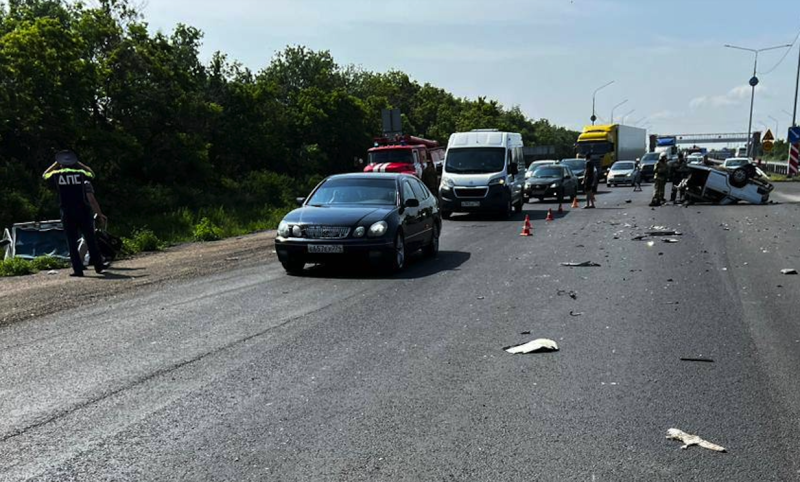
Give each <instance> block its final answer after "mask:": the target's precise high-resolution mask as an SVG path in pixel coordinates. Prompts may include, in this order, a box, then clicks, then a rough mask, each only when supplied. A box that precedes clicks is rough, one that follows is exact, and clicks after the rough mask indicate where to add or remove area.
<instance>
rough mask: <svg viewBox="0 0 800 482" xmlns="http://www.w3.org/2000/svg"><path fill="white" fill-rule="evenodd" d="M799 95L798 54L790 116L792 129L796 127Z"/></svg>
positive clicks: (798, 55)
mask: <svg viewBox="0 0 800 482" xmlns="http://www.w3.org/2000/svg"><path fill="white" fill-rule="evenodd" d="M798 94H800V52H798V54H797V80H796V81H795V84H794V111H793V114H792V127H796V126H797V96H798Z"/></svg>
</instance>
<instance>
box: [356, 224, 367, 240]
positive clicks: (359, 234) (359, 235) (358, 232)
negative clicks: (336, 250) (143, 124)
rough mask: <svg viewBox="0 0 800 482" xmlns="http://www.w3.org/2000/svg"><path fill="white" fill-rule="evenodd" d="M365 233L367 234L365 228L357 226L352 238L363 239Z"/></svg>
mask: <svg viewBox="0 0 800 482" xmlns="http://www.w3.org/2000/svg"><path fill="white" fill-rule="evenodd" d="M366 233H367V228H365V227H364V226H359V227H357V228H356V230H355V231H353V237H355V238H363V237H364V235H365V234H366Z"/></svg>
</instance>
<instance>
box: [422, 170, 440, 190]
mask: <svg viewBox="0 0 800 482" xmlns="http://www.w3.org/2000/svg"><path fill="white" fill-rule="evenodd" d="M422 183H423V184H425V186H426V187H427V188H428V190H429V191H430V192H431V194H433V196H434V197H436V198H438V197H439V173H437V172H436V166H434V165H433V161H428V162H427V163H425V168H424V169H423V170H422Z"/></svg>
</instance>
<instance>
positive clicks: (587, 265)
mask: <svg viewBox="0 0 800 482" xmlns="http://www.w3.org/2000/svg"><path fill="white" fill-rule="evenodd" d="M561 266H567V267H569V268H599V267H600V265H599V264H597V263H594V262H592V261H584V262H583V263H561Z"/></svg>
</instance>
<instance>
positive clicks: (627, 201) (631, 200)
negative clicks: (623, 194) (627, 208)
mask: <svg viewBox="0 0 800 482" xmlns="http://www.w3.org/2000/svg"><path fill="white" fill-rule="evenodd" d="M632 202H633V199H626V200H625V204H630V203H632Z"/></svg>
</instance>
